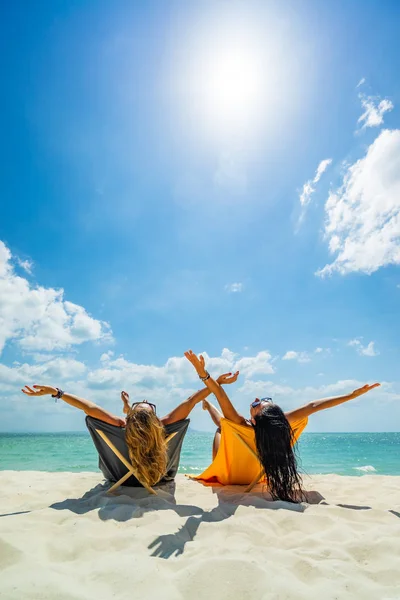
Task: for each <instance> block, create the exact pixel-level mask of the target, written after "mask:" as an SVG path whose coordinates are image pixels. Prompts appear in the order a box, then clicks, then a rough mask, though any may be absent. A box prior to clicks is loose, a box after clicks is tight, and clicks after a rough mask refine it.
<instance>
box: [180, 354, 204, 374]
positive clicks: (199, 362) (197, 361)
mask: <svg viewBox="0 0 400 600" xmlns="http://www.w3.org/2000/svg"><path fill="white" fill-rule="evenodd" d="M185 356H186V358H187V359H188V361H189V362H191V363H192V365H193V366H194V368H195V369H196V371H197V374H198V375H199V377H205V376H206V375H207V372H206V363H205V361H204V357H203V356H202V355H201V354H200V355H199V356H197V355H196V354H195V353H194V352H192V351H191V350H188V351H187V352H185Z"/></svg>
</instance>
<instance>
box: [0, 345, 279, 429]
mask: <svg viewBox="0 0 400 600" xmlns="http://www.w3.org/2000/svg"><path fill="white" fill-rule="evenodd" d="M203 355H204V357H205V360H206V366H207V368H208V369H209V371H210V373H212V374H213V375H214V376H218V375H220V374H221V373H225V372H234V371H236V370H240V381H241V382H242V384H243V382H245V381H247V380H248V379H249V378H251V377H253V376H254V375H257V376H258V377H262V376H263V375H271V374H272V373H274V368H273V367H272V365H271V364H270V360H271V355H270V354H269V352H267V351H265V350H264V351H261V352H259V353H258V354H256V355H255V356H245V357H240V356H239V355H238V354H236V353H234V352H232V351H231V350H229V349H228V348H224V349H223V351H222V353H221V355H220V356H213V357H209V356H208V355H207V353H203ZM107 356H108V359H107V360H106V361H104V360H103V361H99V364H98V366H96V367H95V368H92V369H88V368H87V366H86V365H85V364H84V363H83V362H79V361H78V360H75V359H72V358H64V357H56V358H54V357H50V358H49V360H46V361H45V362H42V363H39V364H23V365H20V364H14V365H13V366H11V367H8V366H5V365H1V364H0V415H1V418H0V430H6V431H10V430H16V429H19V430H21V429H24V428H25V429H30V430H31V429H32V428H36V430H40V429H41V428H42V429H46V428H47V429H50V430H52V431H54V430H55V429H59V430H63V431H65V430H72V429H77V428H78V429H79V428H82V425H83V423H82V421H83V420H82V414H81V413H80V412H79V411H76V410H71V409H69V407H62V412H61V413H60V404H62V403H58V404H55V403H54V402H51V401H50V399H49V398H44V399H42V398H34V399H32V398H27V397H26V396H23V394H22V393H20V392H19V389H20V388H21V387H22V386H23V385H25V384H28V385H31V384H35V383H37V384H49V385H53V386H55V387H56V386H57V387H61V388H62V389H65V390H67V391H69V392H70V393H73V394H76V395H80V396H82V397H84V398H89V399H90V400H93V401H94V402H97V403H99V404H101V405H102V406H104V407H105V408H107V409H108V410H111V411H112V412H114V413H115V414H119V413H121V408H122V407H121V403H120V399H119V394H120V391H121V390H122V389H125V390H127V391H128V392H130V395H131V399H132V401H134V400H135V399H139V400H140V399H143V398H148V399H150V398H151V399H152V401H154V402H155V403H156V404H157V405H158V407H159V413H160V414H162V413H164V414H165V413H166V412H168V411H169V410H171V409H172V408H173V407H174V406H176V405H177V403H179V402H180V401H182V400H184V399H185V398H187V397H189V396H190V395H191V394H192V393H193V392H194V391H195V390H196V389H200V388H201V387H202V386H203V384H202V382H201V381H199V378H198V377H197V375H196V372H195V370H194V369H193V367H192V366H191V364H190V363H189V362H188V361H187V359H186V358H185V357H184V356H172V357H170V358H169V359H168V360H167V361H166V362H165V364H164V365H161V366H158V365H151V364H136V363H132V362H130V361H128V360H127V359H125V358H123V357H118V358H116V359H115V360H112V357H111V356H110V355H109V354H108V353H107ZM227 389H229V392H228V393H229V394H230V395H232V397H233V396H235V393H236V392H237V386H236V385H232V386H230V387H229V388H227ZM17 390H18V392H17ZM238 400H240V398H238ZM4 407H5V408H4ZM202 412H203V411H200V413H202ZM44 417H46V418H45V421H43V423H42V420H43V419H44ZM14 421H15V423H14ZM205 422H207V424H208V421H207V419H205Z"/></svg>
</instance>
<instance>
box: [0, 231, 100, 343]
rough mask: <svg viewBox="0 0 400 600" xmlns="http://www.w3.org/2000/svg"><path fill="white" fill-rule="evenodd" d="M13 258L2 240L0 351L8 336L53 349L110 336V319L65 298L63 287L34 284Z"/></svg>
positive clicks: (18, 340) (0, 256)
mask: <svg viewBox="0 0 400 600" xmlns="http://www.w3.org/2000/svg"><path fill="white" fill-rule="evenodd" d="M11 259H12V256H11V252H10V251H9V249H8V248H7V246H6V245H5V244H4V243H3V242H2V241H1V240H0V353H1V352H2V350H3V348H4V346H5V344H6V342H7V341H9V340H14V341H16V343H17V344H18V345H19V346H20V348H22V349H23V350H26V351H35V350H45V351H51V350H54V349H57V350H60V349H66V348H69V347H70V346H72V345H75V344H81V343H83V342H86V341H98V340H110V339H111V332H110V328H109V326H108V324H107V323H104V322H102V321H98V320H96V319H93V318H92V317H91V316H90V315H89V314H88V313H87V312H86V310H85V309H84V308H83V307H82V306H78V305H77V304H73V303H72V302H68V301H66V300H64V291H63V290H62V289H61V290H55V289H53V288H44V287H40V286H37V287H35V286H31V285H30V283H29V282H28V281H27V279H25V278H24V277H19V276H17V275H16V274H15V272H14V269H13V267H12V264H11Z"/></svg>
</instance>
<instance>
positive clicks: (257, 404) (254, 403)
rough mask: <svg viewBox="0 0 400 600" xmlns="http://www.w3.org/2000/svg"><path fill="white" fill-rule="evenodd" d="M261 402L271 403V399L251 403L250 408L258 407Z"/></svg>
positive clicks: (266, 398)
mask: <svg viewBox="0 0 400 600" xmlns="http://www.w3.org/2000/svg"><path fill="white" fill-rule="evenodd" d="M262 402H272V398H268V397H265V398H260V399H259V400H255V401H254V402H252V403H251V405H250V406H251V407H252V408H257V406H260V404H261V403H262Z"/></svg>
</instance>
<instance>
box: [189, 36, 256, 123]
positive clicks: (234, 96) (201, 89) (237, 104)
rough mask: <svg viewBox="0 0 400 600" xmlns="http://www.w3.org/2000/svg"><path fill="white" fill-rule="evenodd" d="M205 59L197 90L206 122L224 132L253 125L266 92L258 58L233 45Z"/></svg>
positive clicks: (217, 50)
mask: <svg viewBox="0 0 400 600" xmlns="http://www.w3.org/2000/svg"><path fill="white" fill-rule="evenodd" d="M205 58H206V60H204V63H203V65H201V68H200V69H199V80H198V90H197V91H198V97H199V105H200V109H202V110H203V112H204V117H205V118H206V120H207V122H208V123H210V124H212V127H213V128H214V127H217V128H218V129H223V130H225V129H227V128H233V129H235V130H238V129H242V128H243V127H246V126H250V124H251V122H252V121H253V120H254V119H255V117H256V116H257V111H258V103H259V101H260V97H261V96H262V92H263V90H262V84H263V81H262V79H263V78H262V72H261V69H260V68H259V65H258V63H259V56H257V54H256V53H255V52H254V51H252V49H251V48H246V47H245V46H243V45H242V46H240V45H237V43H236V44H234V43H233V44H226V45H225V46H224V47H220V48H217V49H216V51H215V53H214V54H213V55H212V56H210V55H208V56H207V55H206V57H205Z"/></svg>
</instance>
